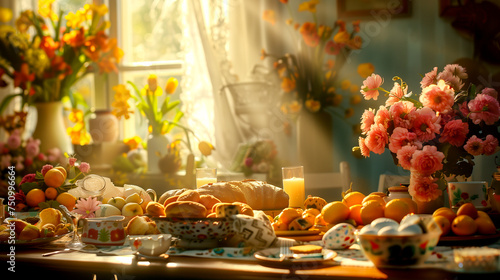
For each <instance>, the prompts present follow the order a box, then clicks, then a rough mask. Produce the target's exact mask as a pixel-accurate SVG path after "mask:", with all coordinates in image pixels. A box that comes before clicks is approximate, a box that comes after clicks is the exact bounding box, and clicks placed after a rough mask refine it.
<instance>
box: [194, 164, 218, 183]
mask: <svg viewBox="0 0 500 280" xmlns="http://www.w3.org/2000/svg"><path fill="white" fill-rule="evenodd" d="M216 182H217V168H196V188H199V187H201V186H203V185H206V184H209V183H216Z"/></svg>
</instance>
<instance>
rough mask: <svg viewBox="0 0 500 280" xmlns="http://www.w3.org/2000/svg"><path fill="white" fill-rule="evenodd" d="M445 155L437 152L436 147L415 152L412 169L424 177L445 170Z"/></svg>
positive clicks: (425, 147) (427, 147)
mask: <svg viewBox="0 0 500 280" xmlns="http://www.w3.org/2000/svg"><path fill="white" fill-rule="evenodd" d="M443 159H444V154H443V153H442V152H440V151H438V150H437V148H436V146H424V148H423V149H422V150H419V151H415V154H414V155H413V158H412V159H411V169H412V170H415V171H417V172H418V173H420V174H422V175H423V176H430V175H431V174H432V173H434V172H436V171H438V170H441V169H443Z"/></svg>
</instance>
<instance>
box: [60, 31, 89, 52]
mask: <svg viewBox="0 0 500 280" xmlns="http://www.w3.org/2000/svg"><path fill="white" fill-rule="evenodd" d="M63 42H64V43H66V44H68V45H70V46H72V47H73V48H78V47H81V46H83V44H85V30H84V29H83V27H82V28H80V29H78V30H71V31H70V32H68V33H66V34H64V35H63Z"/></svg>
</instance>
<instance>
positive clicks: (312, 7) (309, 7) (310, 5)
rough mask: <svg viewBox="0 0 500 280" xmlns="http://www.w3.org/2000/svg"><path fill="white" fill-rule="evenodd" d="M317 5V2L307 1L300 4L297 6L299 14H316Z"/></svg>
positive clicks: (314, 0) (317, 0) (316, 0)
mask: <svg viewBox="0 0 500 280" xmlns="http://www.w3.org/2000/svg"><path fill="white" fill-rule="evenodd" d="M318 4H319V0H309V1H307V2H304V3H301V4H300V5H299V12H304V11H309V12H311V13H316V5H318Z"/></svg>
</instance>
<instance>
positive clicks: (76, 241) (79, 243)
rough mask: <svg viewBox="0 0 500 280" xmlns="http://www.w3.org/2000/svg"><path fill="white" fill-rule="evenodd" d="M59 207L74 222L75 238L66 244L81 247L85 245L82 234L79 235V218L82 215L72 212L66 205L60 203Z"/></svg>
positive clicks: (69, 246)
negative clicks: (81, 237)
mask: <svg viewBox="0 0 500 280" xmlns="http://www.w3.org/2000/svg"><path fill="white" fill-rule="evenodd" d="M59 207H60V208H61V209H62V210H63V213H64V214H65V215H66V219H68V220H71V221H72V223H73V238H72V239H71V241H70V242H69V243H68V244H66V248H70V249H80V248H82V247H84V246H85V244H84V243H83V242H82V240H81V239H80V236H79V235H78V220H79V219H80V217H81V216H82V215H81V214H78V213H74V212H70V211H69V210H68V208H66V206H64V205H60V206H59Z"/></svg>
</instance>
